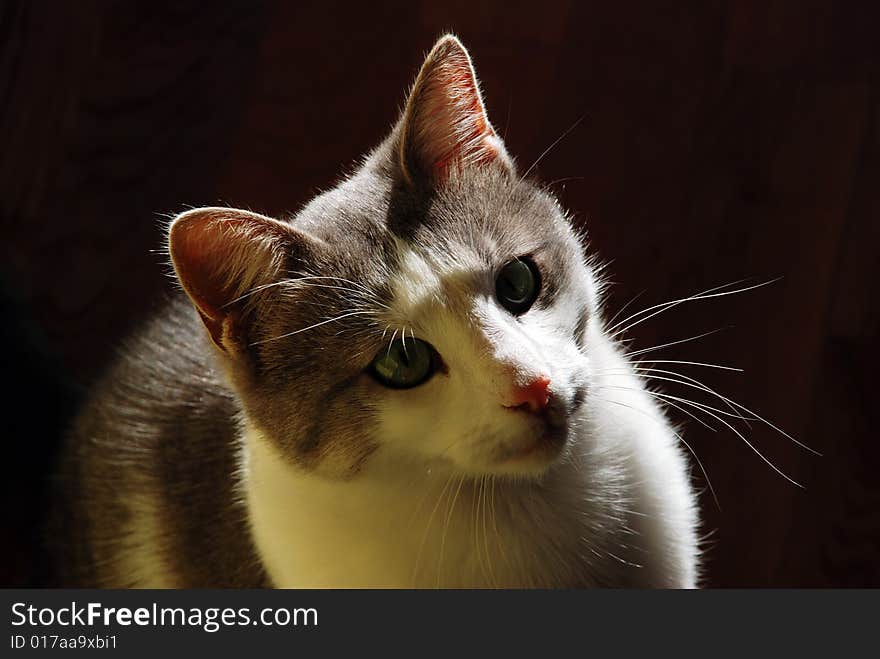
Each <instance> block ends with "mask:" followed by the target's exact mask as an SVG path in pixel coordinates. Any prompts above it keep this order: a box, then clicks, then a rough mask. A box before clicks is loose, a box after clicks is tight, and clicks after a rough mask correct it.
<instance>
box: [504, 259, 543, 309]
mask: <svg viewBox="0 0 880 659" xmlns="http://www.w3.org/2000/svg"><path fill="white" fill-rule="evenodd" d="M540 290H541V275H540V273H539V272H538V266H536V265H535V263H534V261H532V260H531V259H530V258H526V257H523V258H518V259H514V260H513V261H511V262H510V263H508V264H507V265H505V266H504V267H503V268H501V272H499V273H498V279H496V280H495V295H496V297H497V298H498V302H500V303H501V306H502V307H504V308H505V309H507V310H508V311H509V312H510V313H512V314H513V315H515V316H519V315H520V314H523V313H525V312H526V311H528V310H529V308H530V307H531V306H532V304H534V302H535V300H536V299H537V297H538V292H539V291H540Z"/></svg>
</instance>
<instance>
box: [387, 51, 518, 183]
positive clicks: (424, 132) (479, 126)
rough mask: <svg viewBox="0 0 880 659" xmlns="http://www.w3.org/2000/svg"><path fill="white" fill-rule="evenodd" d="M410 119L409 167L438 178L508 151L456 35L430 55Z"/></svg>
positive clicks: (412, 97)
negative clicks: (499, 136)
mask: <svg viewBox="0 0 880 659" xmlns="http://www.w3.org/2000/svg"><path fill="white" fill-rule="evenodd" d="M404 122H405V124H404V126H405V134H404V144H403V145H402V153H401V156H402V159H403V163H404V167H405V169H406V165H407V164H411V165H415V166H416V167H417V168H418V169H420V170H422V171H423V172H425V173H427V174H429V175H431V176H432V177H433V178H440V179H443V178H445V177H446V176H447V175H448V172H449V170H450V168H451V167H453V165H471V164H485V163H488V162H491V161H493V160H495V159H497V158H498V157H500V156H501V155H502V154H503V153H504V147H503V145H502V144H501V140H499V139H498V137H497V136H496V135H495V131H494V130H493V129H492V126H491V124H490V123H489V119H488V117H487V116H486V110H485V108H484V107H483V101H482V97H481V96H480V89H479V85H478V83H477V79H476V76H475V74H474V70H473V67H472V66H471V61H470V58H469V57H468V54H467V51H466V50H465V49H464V46H462V45H461V43H460V42H459V41H458V40H457V39H455V38H454V37H444V38H443V39H441V40H440V41H439V42H438V43H437V45H436V46H435V47H434V49H433V50H432V51H431V53H430V54H429V55H428V58H427V60H426V61H425V64H424V66H423V67H422V70H421V72H420V73H419V77H418V79H417V80H416V84H415V87H414V88H413V91H412V94H411V95H410V98H409V101H408V103H407V109H406V115H405V119H404ZM409 159H413V160H414V161H415V162H412V163H407V161H408V160H409Z"/></svg>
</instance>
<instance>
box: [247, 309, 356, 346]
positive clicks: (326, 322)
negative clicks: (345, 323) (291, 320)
mask: <svg viewBox="0 0 880 659" xmlns="http://www.w3.org/2000/svg"><path fill="white" fill-rule="evenodd" d="M372 314H373V312H371V311H351V312H349V313H344V314H342V315H341V316H336V317H335V318H328V319H327V320H322V321H320V322H318V323H313V324H311V325H309V326H308V327H302V328H300V329H298V330H294V331H292V332H287V333H286V334H282V335H281V336H276V337H273V338H271V339H262V340H260V341H254V342H253V343H251V344H250V345H252V346H255V345H259V344H261V343H269V342H271V341H279V340H281V339H286V338H287V337H289V336H293V335H295V334H301V333H302V332H307V331H309V330H310V329H315V328H316V327H321V326H322V325H327V324H328V323H335V322H337V321H340V320H344V319H345V318H351V317H352V316H365V315H372Z"/></svg>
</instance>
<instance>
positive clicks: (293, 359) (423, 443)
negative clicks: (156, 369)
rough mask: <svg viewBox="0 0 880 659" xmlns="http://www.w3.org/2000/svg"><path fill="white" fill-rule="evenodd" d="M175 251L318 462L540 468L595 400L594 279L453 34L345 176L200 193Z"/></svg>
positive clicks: (190, 288)
mask: <svg viewBox="0 0 880 659" xmlns="http://www.w3.org/2000/svg"><path fill="white" fill-rule="evenodd" d="M169 249H170V253H171V256H172V260H173V263H174V266H175V269H176V272H177V275H178V278H179V280H180V282H181V284H182V286H183V288H184V290H185V291H186V293H187V294H188V295H189V297H190V298H191V300H192V302H193V304H194V306H195V308H196V309H197V310H198V312H199V314H200V315H201V317H202V319H203V321H204V324H205V326H206V327H207V329H208V331H209V334H210V336H211V338H212V339H213V342H214V343H215V344H216V346H217V348H218V351H219V354H220V358H221V361H222V363H223V364H224V366H225V367H226V370H227V372H228V373H229V375H230V377H231V380H232V382H233V386H234V387H235V388H236V389H237V391H238V393H239V395H240V397H241V399H242V401H243V404H244V408H245V411H246V414H247V416H248V418H249V420H250V422H252V423H253V424H254V425H256V426H257V427H258V428H259V429H260V430H261V431H262V433H263V434H264V435H265V436H267V437H269V438H270V439H271V441H272V442H273V443H274V444H275V445H276V446H277V447H278V448H279V449H280V450H281V451H282V452H283V454H284V455H285V456H286V457H287V458H289V459H290V460H291V462H294V463H297V464H299V465H301V466H303V467H305V468H309V469H314V470H317V471H321V472H324V473H327V474H337V475H340V474H341V475H347V474H352V473H356V472H357V471H358V470H359V468H361V467H362V466H363V465H364V464H365V461H368V460H369V459H370V457H371V456H372V455H373V454H374V453H375V452H376V451H382V452H384V453H385V454H386V455H392V456H395V457H396V458H399V459H400V460H401V462H402V463H405V462H406V461H412V462H413V463H418V464H443V465H447V466H451V467H452V468H453V469H455V470H457V471H459V472H462V473H468V474H474V475H483V474H520V475H537V474H541V473H543V471H545V470H546V469H547V468H548V466H549V465H550V464H552V463H553V462H554V461H556V460H559V459H560V456H561V455H562V454H563V453H564V452H565V451H566V448H567V445H568V444H569V440H570V437H571V435H572V434H573V425H574V424H575V419H576V418H581V417H583V412H584V411H583V410H582V409H581V408H582V406H583V405H584V404H585V400H587V399H588V393H589V381H590V357H589V355H590V340H591V339H590V336H591V335H592V334H595V333H594V332H591V323H592V322H593V318H594V316H595V313H596V305H597V300H596V297H597V292H596V286H597V285H596V281H595V278H594V276H593V274H592V272H591V271H590V269H589V267H588V266H587V265H586V263H585V259H584V254H583V250H582V246H581V244H580V243H579V241H578V239H577V237H576V236H575V234H574V232H573V231H572V229H571V227H570V225H569V223H568V221H567V219H566V217H565V215H564V212H563V211H562V210H561V209H560V207H559V205H558V204H557V202H556V200H555V199H554V197H553V196H552V195H550V194H549V193H547V192H546V191H544V190H543V189H541V188H539V187H537V186H535V185H534V184H533V183H531V182H529V181H526V180H522V179H521V178H520V176H519V175H518V173H517V171H516V168H515V165H514V163H513V161H512V159H511V158H510V157H509V156H508V154H507V152H506V150H505V147H504V144H503V143H502V141H501V139H500V137H499V136H498V134H497V133H496V132H495V130H494V129H493V127H492V125H491V124H490V123H489V120H488V117H487V115H486V112H485V109H484V106H483V101H482V98H481V96H480V91H479V87H478V84H477V80H476V77H475V75H474V71H473V68H472V66H471V61H470V58H469V56H468V54H467V51H466V50H465V49H464V47H463V46H462V45H461V43H460V42H459V41H458V40H457V39H455V38H454V37H451V36H446V37H443V38H442V39H440V41H439V42H438V43H437V44H436V45H435V46H434V48H433V50H432V51H431V52H430V54H429V55H428V57H427V59H426V61H425V63H424V65H423V66H422V69H421V71H420V73H419V75H418V78H417V80H416V82H415V85H414V86H413V88H412V91H411V93H410V95H409V98H408V101H407V104H406V108H405V109H404V112H403V114H402V116H401V118H400V120H399V122H398V123H397V125H396V126H395V127H394V129H393V130H392V132H391V134H390V135H389V136H388V137H387V138H386V139H385V141H384V142H383V143H382V144H381V145H380V146H379V147H378V148H377V149H376V150H375V151H374V152H373V153H372V154H370V155H369V156H368V158H367V159H366V160H365V162H364V164H363V165H362V166H361V168H360V169H359V170H358V171H357V172H356V173H354V174H353V175H352V176H351V177H349V178H348V179H347V180H345V181H344V182H342V183H341V184H340V185H339V186H337V187H336V188H335V189H333V190H331V191H329V192H327V193H324V194H322V195H320V196H319V197H317V198H316V199H314V200H313V201H312V202H311V203H310V204H308V205H307V206H306V207H305V208H304V209H303V210H302V211H300V212H299V213H298V214H297V215H296V216H295V217H293V218H291V219H289V220H283V221H279V220H274V219H270V218H268V217H264V216H261V215H257V214H254V213H251V212H247V211H243V210H235V209H228V208H201V209H196V210H191V211H188V212H186V213H183V214H182V215H180V216H179V217H177V218H176V219H175V220H174V222H173V223H172V225H171V230H170V234H169Z"/></svg>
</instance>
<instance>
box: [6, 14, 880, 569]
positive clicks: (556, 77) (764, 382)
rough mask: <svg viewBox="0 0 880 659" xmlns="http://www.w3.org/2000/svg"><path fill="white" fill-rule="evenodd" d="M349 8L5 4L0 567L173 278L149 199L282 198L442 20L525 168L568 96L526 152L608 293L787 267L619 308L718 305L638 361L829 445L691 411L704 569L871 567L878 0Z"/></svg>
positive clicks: (875, 529) (879, 463) (879, 271)
mask: <svg viewBox="0 0 880 659" xmlns="http://www.w3.org/2000/svg"><path fill="white" fill-rule="evenodd" d="M370 4H371V3H352V5H351V6H350V7H346V6H342V5H332V4H331V3H326V2H323V3H301V2H280V1H279V2H260V3H255V2H224V3H217V4H211V5H209V4H208V3H203V2H176V3H160V2H48V1H34V2H31V1H26V0H11V1H10V0H7V1H6V2H4V3H3V4H0V99H2V104H0V221H2V236H3V239H2V240H3V243H2V244H3V251H2V262H0V272H2V283H3V286H4V288H5V289H6V291H5V294H4V302H3V305H4V308H3V321H4V322H3V335H2V338H3V340H4V341H3V346H2V349H3V352H4V357H3V363H4V372H3V383H4V386H5V388H6V389H7V391H6V393H5V395H4V397H3V399H4V401H5V404H6V405H7V406H8V408H7V410H6V413H5V414H4V419H3V422H2V423H3V426H2V427H3V428H4V430H3V435H4V436H3V437H2V441H3V442H4V448H3V452H4V456H5V457H4V459H2V473H3V492H4V497H5V499H4V508H3V511H4V512H3V514H4V519H3V521H2V524H3V528H2V531H0V534H2V536H3V540H2V543H3V550H2V561H0V566H2V574H0V583H2V584H6V585H13V584H39V583H43V582H42V581H41V579H42V577H41V572H40V568H39V556H40V555H39V552H38V550H37V548H36V544H35V543H34V541H33V538H34V533H35V529H36V528H37V525H38V523H39V519H40V515H41V514H42V513H43V511H44V510H45V502H44V500H43V498H42V492H43V489H42V484H43V479H44V477H45V474H46V471H47V464H48V460H49V459H50V457H51V454H52V450H53V448H54V446H55V445H56V442H57V437H58V428H59V427H60V426H61V424H62V423H63V421H64V419H65V418H66V417H67V414H68V413H69V410H70V409H71V407H72V405H73V403H74V402H75V401H76V399H77V397H78V395H79V393H80V392H81V391H82V389H83V387H84V386H86V385H87V384H88V382H89V381H90V380H91V378H92V377H93V376H94V375H95V374H96V373H98V372H99V371H100V370H101V369H102V368H103V367H104V365H105V364H106V363H107V360H108V359H109V358H110V357H111V356H112V354H113V349H114V345H115V344H116V343H117V341H118V340H119V339H120V338H121V337H122V336H124V335H125V333H126V332H127V331H129V330H130V329H131V328H133V327H134V326H136V325H137V323H138V322H139V321H140V320H142V319H143V318H144V317H145V315H147V314H149V313H151V312H152V311H153V310H154V309H155V308H156V307H157V304H159V303H160V301H161V299H162V295H163V294H164V293H163V291H167V290H170V287H171V285H172V284H171V281H170V279H169V278H168V277H167V269H166V268H165V266H164V257H163V255H162V254H161V249H160V248H161V245H162V231H161V222H160V220H161V219H162V218H161V215H162V214H168V213H173V212H176V211H179V210H181V209H183V208H185V207H186V206H189V205H201V204H217V203H226V204H235V205H242V206H247V207H249V208H252V209H255V210H260V211H263V212H266V213H280V212H282V211H287V210H293V209H296V208H297V207H298V206H299V205H301V204H302V203H303V202H305V201H306V200H307V199H309V198H310V196H312V195H313V194H314V193H315V191H316V190H318V189H319V188H326V187H328V186H331V185H332V184H333V182H334V180H335V179H336V178H337V176H338V175H339V174H340V172H342V171H343V169H344V168H348V167H349V166H350V165H351V164H352V163H353V162H354V161H355V159H356V158H357V157H358V156H359V155H360V154H361V153H363V152H364V151H365V150H367V149H368V148H370V147H371V146H373V145H374V144H375V143H376V142H377V141H378V140H379V139H380V138H381V137H382V135H383V134H384V133H385V131H386V130H387V128H388V127H389V126H390V124H391V123H392V121H393V120H394V118H395V116H396V112H397V111H398V108H399V107H400V105H401V103H402V101H403V98H404V92H405V90H406V88H407V86H408V85H409V84H410V82H411V81H412V79H413V77H414V75H415V73H416V71H417V68H418V66H419V64H420V61H421V57H422V55H423V54H424V53H425V52H426V50H427V49H428V48H429V47H430V46H431V44H432V42H433V40H434V39H435V38H436V37H437V36H438V35H439V34H441V33H442V32H443V31H446V30H453V31H455V32H456V33H457V34H458V35H459V36H460V37H461V38H462V39H463V41H464V42H465V44H466V45H467V46H468V47H469V48H470V50H471V53H472V55H473V57H474V60H475V62H476V66H477V70H478V73H479V74H480V76H481V79H482V82H483V88H484V91H485V94H486V100H487V105H488V108H489V110H490V114H491V116H492V119H493V121H494V123H495V125H496V126H497V127H498V129H499V130H500V131H501V132H502V133H503V134H504V136H505V138H506V141H507V143H508V147H509V149H510V151H511V152H512V153H513V154H515V155H516V156H517V157H518V159H519V162H520V163H521V165H522V167H523V168H525V167H528V165H529V164H531V163H532V162H533V161H534V160H535V159H536V158H537V157H538V156H539V155H540V154H541V153H542V152H543V151H544V150H545V148H546V147H548V146H549V145H550V144H551V143H552V142H553V141H554V140H556V138H557V137H558V136H559V135H560V134H562V133H563V132H564V131H565V130H566V129H567V128H569V127H570V126H571V125H572V124H573V123H574V122H575V121H576V120H578V119H579V118H581V117H583V121H582V123H581V124H580V125H579V126H578V127H577V128H576V129H575V130H573V131H572V132H571V133H570V134H569V135H568V136H567V137H566V138H565V139H564V140H562V141H561V142H560V143H559V144H558V145H557V146H556V147H555V148H554V149H553V150H552V151H551V152H550V153H548V154H547V155H546V157H544V158H543V159H542V160H541V162H540V164H539V166H538V167H537V172H538V174H539V175H540V176H541V178H542V179H543V180H545V181H553V180H557V179H567V180H565V181H560V182H558V183H556V184H555V185H554V187H555V188H556V189H557V190H558V191H559V194H560V196H561V197H562V199H563V200H564V202H565V204H566V205H567V206H568V207H569V208H571V209H572V211H574V212H575V213H576V214H577V218H578V221H579V222H581V223H585V225H586V226H587V227H588V229H589V233H590V236H591V239H592V244H593V246H594V248H595V249H596V250H597V251H598V252H599V253H600V254H601V255H602V256H603V257H604V258H605V259H606V260H611V261H613V263H612V265H611V269H610V271H611V273H612V279H613V280H614V282H616V283H615V285H614V286H613V287H612V289H611V293H610V296H611V297H610V303H609V304H610V308H611V310H612V311H613V310H616V309H618V308H620V307H621V306H622V305H623V304H624V303H625V302H627V301H628V300H630V299H631V298H632V297H633V296H634V295H636V294H637V293H639V292H640V291H642V290H643V289H644V291H645V292H644V294H643V295H642V296H641V297H640V298H639V300H638V301H637V302H636V303H635V306H634V307H633V308H634V309H635V308H639V307H643V306H649V305H650V304H654V303H658V302H662V301H665V300H668V299H673V298H676V297H681V296H684V295H688V294H691V293H694V292H697V291H700V290H703V289H707V288H710V287H712V286H716V285H720V284H724V283H726V282H730V281H734V280H738V279H741V278H745V277H754V278H755V280H756V281H763V280H768V279H771V278H774V277H782V279H781V280H780V281H779V282H777V283H775V284H773V285H771V286H768V287H766V288H763V289H760V290H758V291H754V292H751V293H746V294H743V295H741V296H732V297H726V298H721V299H718V300H714V301H706V302H698V303H692V304H689V305H684V306H682V307H678V308H675V309H673V310H671V311H669V312H668V313H667V314H664V315H661V316H659V317H657V318H655V319H652V320H650V321H649V322H646V323H644V324H642V325H639V326H638V327H637V328H635V330H634V331H633V332H632V336H633V338H634V339H635V346H636V347H647V346H651V345H654V344H657V343H662V342H667V341H671V340H675V339H678V338H684V337H687V336H691V335H694V334H697V333H700V332H703V331H708V330H712V329H716V328H718V327H729V326H732V327H731V328H730V329H727V330H725V331H723V332H719V333H718V334H715V335H713V336H711V337H707V338H706V339H703V340H700V341H697V342H693V343H689V344H684V345H682V346H679V347H677V348H675V349H671V350H669V351H668V352H665V353H662V354H661V353H658V355H657V357H658V358H660V357H661V356H662V358H665V359H690V360H697V361H713V362H719V363H724V364H735V365H738V366H741V367H743V368H745V369H746V372H745V373H743V374H736V373H724V372H713V371H707V372H702V373H700V372H697V371H688V373H690V374H691V375H694V376H698V377H701V378H703V379H704V381H705V382H706V383H707V384H709V385H710V386H712V387H715V388H718V389H720V390H721V391H723V392H724V393H726V394H727V395H729V396H732V397H733V398H735V399H737V400H740V401H741V402H743V403H744V404H746V405H747V406H750V407H753V408H754V409H755V410H756V411H758V412H759V413H761V414H762V415H764V416H766V417H767V418H769V419H772V420H773V421H774V422H775V423H777V424H778V425H779V426H780V427H782V428H784V429H785V430H787V431H788V432H789V433H791V434H792V435H794V436H795V437H797V438H798V439H799V440H801V441H803V442H805V443H807V444H809V445H810V446H812V447H814V448H816V449H817V450H819V451H821V452H822V453H823V454H824V457H822V458H817V457H815V456H811V455H810V454H808V453H805V452H804V451H802V450H800V449H798V448H797V447H795V446H794V445H793V444H792V443H791V442H789V441H788V440H786V439H784V438H783V437H781V436H779V435H777V434H775V433H773V432H772V431H770V430H768V429H767V428H762V427H760V426H759V425H754V426H753V428H752V430H750V431H748V433H747V434H746V436H747V437H748V438H749V439H750V440H751V441H752V442H753V443H754V444H755V445H756V446H757V447H759V448H760V449H761V450H762V451H763V452H765V454H766V455H767V456H768V457H769V458H770V459H771V460H772V461H773V462H774V463H775V464H776V465H778V466H779V467H780V468H781V469H782V470H783V471H785V472H787V473H788V474H790V475H791V476H792V477H794V478H795V479H797V480H798V481H800V482H801V483H803V484H804V485H805V486H806V490H800V489H798V488H796V487H794V486H792V485H791V484H789V483H787V482H786V481H785V480H783V479H782V478H781V477H780V476H778V475H777V474H775V473H774V472H773V471H772V470H771V469H770V468H769V467H767V466H766V465H765V464H764V463H762V462H761V461H760V459H759V458H758V457H757V456H756V455H755V454H754V453H752V452H751V451H750V450H749V449H748V447H746V446H745V445H744V444H743V442H742V441H740V440H739V439H738V438H736V437H735V436H734V435H733V434H732V433H730V432H718V433H712V432H710V431H708V430H707V429H705V428H703V427H701V426H699V425H697V424H696V423H694V422H693V421H691V422H689V423H688V426H687V435H686V437H687V439H688V440H689V442H690V443H691V445H692V446H693V447H694V449H695V451H696V452H697V454H698V455H699V456H700V457H701V459H702V460H703V463H704V465H705V467H706V471H707V472H708V474H709V476H710V478H711V479H712V482H713V484H714V487H715V490H716V492H717V494H718V498H719V500H720V503H721V509H720V510H719V509H718V508H717V507H716V506H715V504H714V503H713V501H712V499H711V497H710V496H708V495H704V496H703V499H702V503H703V509H704V513H705V520H706V525H705V529H706V531H707V533H708V532H710V531H712V535H711V539H710V542H709V545H708V547H709V549H708V553H707V557H706V565H707V584H708V585H713V586H871V585H872V586H880V562H878V559H880V512H878V510H880V485H878V474H880V447H878V439H880V438H878V433H877V431H876V428H877V427H878V426H880V414H878V400H877V396H876V393H875V386H874V380H875V378H876V374H877V373H878V371H880V360H878V358H877V354H878V353H877V350H876V349H875V341H876V339H877V336H878V323H880V319H878V305H877V302H878V299H880V295H878V293H880V284H878V275H880V262H878V258H877V255H876V245H877V242H878V238H880V188H878V184H880V106H878V92H880V80H878V73H880V45H878V44H880V39H878V36H877V35H878V26H880V22H878V14H877V11H876V10H873V11H871V10H868V9H865V7H866V6H867V3H838V2H832V1H831V0H806V1H794V0H790V1H789V0H775V1H769V2H758V1H753V2H745V1H744V2H733V1H730V2H720V1H718V2H703V1H699V2H697V1H695V2H686V3H657V4H668V5H674V8H658V7H657V6H653V7H649V6H648V5H647V4H640V3H597V2H542V3H536V4H534V5H532V6H530V7H516V6H512V5H511V3H506V2H494V1H493V2H480V3H478V2H473V0H471V1H469V2H419V1H410V2H401V3H393V4H386V5H383V6H381V7H373V6H370ZM156 250H159V251H158V252H157V251H156ZM668 390H669V391H672V390H673V388H670V389H668ZM679 391H680V393H681V394H682V395H688V393H693V392H692V391H691V392H688V391H687V390H686V389H681V388H679ZM682 420H686V419H682ZM698 482H699V484H700V485H701V486H705V480H704V479H703V478H702V476H698Z"/></svg>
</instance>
